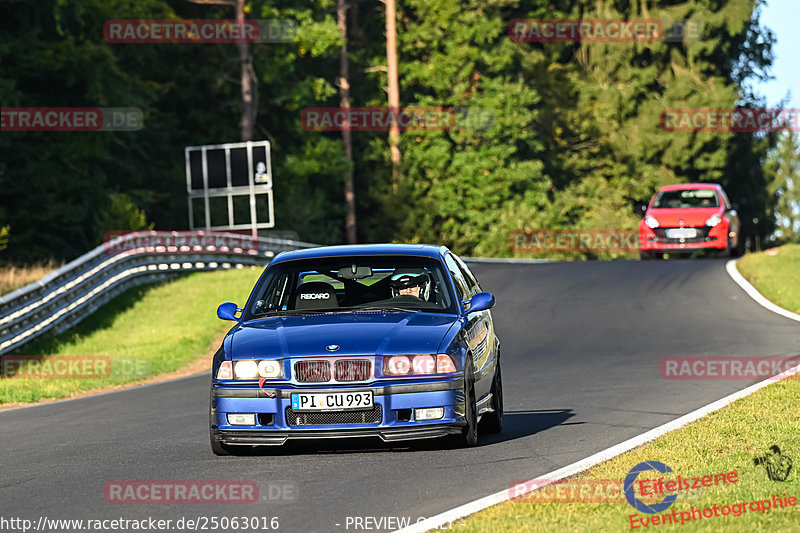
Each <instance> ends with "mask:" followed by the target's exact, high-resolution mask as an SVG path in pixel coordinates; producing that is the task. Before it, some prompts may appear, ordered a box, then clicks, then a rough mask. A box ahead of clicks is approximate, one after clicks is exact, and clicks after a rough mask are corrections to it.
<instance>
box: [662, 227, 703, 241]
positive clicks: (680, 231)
mask: <svg viewBox="0 0 800 533" xmlns="http://www.w3.org/2000/svg"><path fill="white" fill-rule="evenodd" d="M695 237H697V230H696V229H694V228H672V229H668V230H667V238H668V239H694V238H695Z"/></svg>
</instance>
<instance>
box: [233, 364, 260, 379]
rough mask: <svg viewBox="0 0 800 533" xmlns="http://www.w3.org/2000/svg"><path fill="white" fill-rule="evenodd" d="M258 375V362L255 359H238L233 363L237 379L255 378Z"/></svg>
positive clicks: (234, 374)
mask: <svg viewBox="0 0 800 533" xmlns="http://www.w3.org/2000/svg"><path fill="white" fill-rule="evenodd" d="M256 376H258V363H256V362H255V361H236V362H235V363H233V377H234V378H235V379H254V378H255V377H256Z"/></svg>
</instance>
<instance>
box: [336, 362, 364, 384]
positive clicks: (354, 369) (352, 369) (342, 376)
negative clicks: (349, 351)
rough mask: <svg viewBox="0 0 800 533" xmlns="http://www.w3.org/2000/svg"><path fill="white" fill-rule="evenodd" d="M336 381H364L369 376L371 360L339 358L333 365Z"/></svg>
mask: <svg viewBox="0 0 800 533" xmlns="http://www.w3.org/2000/svg"><path fill="white" fill-rule="evenodd" d="M333 369H334V371H333V374H334V376H335V377H336V381H364V380H367V379H369V378H370V374H371V371H372V361H367V360H365V359H341V360H339V361H336V363H335V364H334V365H333Z"/></svg>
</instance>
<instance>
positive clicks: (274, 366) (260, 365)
mask: <svg viewBox="0 0 800 533" xmlns="http://www.w3.org/2000/svg"><path fill="white" fill-rule="evenodd" d="M259 376H260V377H262V378H267V379H279V378H282V377H283V363H282V362H281V361H279V360H275V359H264V360H262V361H254V360H244V361H236V362H234V363H233V378H234V379H255V378H257V377H259ZM217 377H219V375H218V376H217ZM228 379H230V378H228Z"/></svg>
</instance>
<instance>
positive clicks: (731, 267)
mask: <svg viewBox="0 0 800 533" xmlns="http://www.w3.org/2000/svg"><path fill="white" fill-rule="evenodd" d="M738 262H739V260H738V259H731V260H730V261H728V262H727V263H725V270H726V271H727V272H728V275H729V276H730V277H731V279H732V280H733V281H734V282H735V283H736V284H737V285H738V286H739V287H740V288H741V289H742V290H743V291H744V292H746V293H747V295H748V296H749V297H750V298H752V299H753V300H755V301H756V303H757V304H758V305H760V306H761V307H763V308H765V309H768V310H770V311H772V312H773V313H776V314H778V315H781V316H782V317H785V318H788V319H790V320H794V321H796V322H800V315H798V314H796V313H792V312H791V311H788V310H786V309H784V308H783V307H780V306H778V305H776V304H775V303H773V302H771V301H769V300H768V299H767V298H766V296H764V295H763V294H761V293H760V292H758V289H756V288H755V287H754V286H753V285H752V284H751V283H750V282H749V281H747V280H746V279H745V277H744V276H742V274H741V273H740V272H739V269H738V268H736V263H738Z"/></svg>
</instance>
